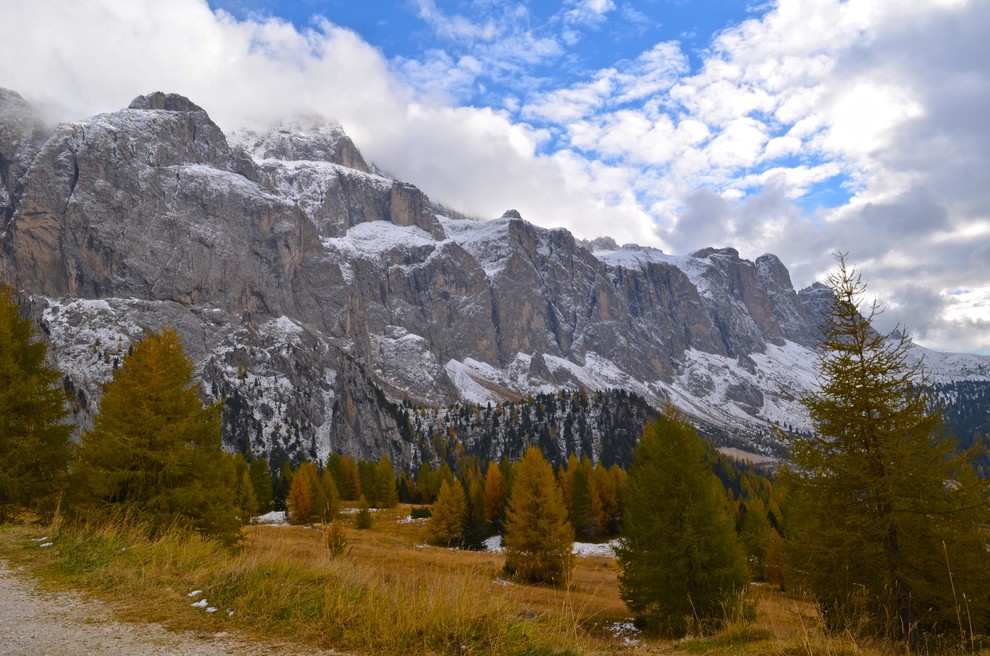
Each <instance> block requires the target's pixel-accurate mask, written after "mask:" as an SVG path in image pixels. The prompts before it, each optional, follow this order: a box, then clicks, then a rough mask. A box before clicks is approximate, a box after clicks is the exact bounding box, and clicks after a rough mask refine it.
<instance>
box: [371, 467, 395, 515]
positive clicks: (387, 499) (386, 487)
mask: <svg viewBox="0 0 990 656" xmlns="http://www.w3.org/2000/svg"><path fill="white" fill-rule="evenodd" d="M375 500H376V505H377V506H378V507H379V508H395V507H396V506H397V505H398V504H399V489H398V488H397V487H396V481H395V469H393V468H392V461H390V460H389V459H388V456H386V455H383V456H382V457H381V458H380V459H379V460H378V466H377V467H376V468H375Z"/></svg>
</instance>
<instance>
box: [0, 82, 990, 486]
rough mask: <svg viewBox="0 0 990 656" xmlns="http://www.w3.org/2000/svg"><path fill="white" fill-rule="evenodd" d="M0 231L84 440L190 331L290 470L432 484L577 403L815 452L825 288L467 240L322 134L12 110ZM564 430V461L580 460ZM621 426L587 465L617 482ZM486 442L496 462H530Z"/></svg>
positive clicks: (326, 127)
mask: <svg viewBox="0 0 990 656" xmlns="http://www.w3.org/2000/svg"><path fill="white" fill-rule="evenodd" d="M0 220H2V224H3V231H2V234H0V280H3V281H4V282H6V283H7V284H10V285H11V286H13V287H14V288H16V289H17V290H19V292H20V296H21V298H22V301H23V304H24V307H25V308H26V311H27V312H29V313H30V314H31V315H32V316H33V317H34V318H35V319H36V320H37V321H38V325H39V326H40V328H41V330H42V331H43V333H44V335H45V337H46V338H47V339H48V340H49V342H50V344H51V354H52V358H53V361H54V363H55V364H56V365H57V366H58V367H59V368H60V369H61V370H62V371H63V372H64V374H65V379H64V382H65V385H66V389H67V390H68V391H69V392H70V393H71V395H72V406H73V412H74V416H75V418H76V421H77V423H78V424H79V425H80V426H81V427H85V426H87V425H89V423H90V422H91V420H92V416H93V413H94V412H95V411H96V410H97V409H98V404H99V396H100V392H101V389H102V385H103V384H104V383H105V382H107V381H108V380H109V379H110V378H111V376H112V374H113V370H114V369H115V368H116V367H117V366H118V365H119V363H120V361H121V358H122V357H123V356H124V355H125V354H126V352H127V350H128V348H129V346H130V345H131V344H132V343H134V341H135V340H137V339H139V338H140V337H141V335H142V334H143V333H144V331H145V330H148V329H157V328H159V327H160V326H162V325H165V324H170V325H172V326H173V327H175V328H176V329H177V330H178V331H179V333H180V335H181V336H182V338H183V341H184V344H185V346H186V349H187V353H188V354H189V355H190V357H191V358H192V359H193V360H194V361H195V363H196V365H197V375H198V376H199V378H200V380H201V381H202V389H203V394H204V396H205V397H206V400H209V401H218V400H221V399H226V400H227V406H226V407H225V411H224V418H225V424H224V425H225V442H226V444H227V445H228V446H229V447H231V448H235V447H236V448H240V449H243V450H250V451H252V452H254V453H255V454H258V455H265V456H268V457H273V456H275V455H276V454H277V455H278V457H279V458H296V457H299V456H302V455H305V456H307V457H312V458H319V459H324V458H325V457H326V455H327V454H328V453H329V452H330V451H338V452H342V453H348V454H351V455H354V456H356V457H361V458H377V457H378V456H380V455H382V454H387V455H388V456H389V457H390V458H391V459H392V460H393V462H396V463H399V464H401V465H402V466H405V467H414V466H416V465H417V464H418V463H419V462H420V461H422V460H424V459H427V458H429V457H431V453H435V450H433V451H431V450H430V448H426V447H424V439H428V436H429V434H431V433H442V432H443V427H444V426H453V424H454V420H453V417H454V416H455V415H457V414H458V413H462V412H463V409H464V408H467V407H474V408H486V409H488V411H489V414H491V408H492V406H495V407H496V408H497V412H498V413H502V412H505V413H506V415H505V416H512V415H513V413H512V412H510V411H507V410H506V409H505V408H506V407H507V404H509V405H512V406H513V407H515V405H516V404H526V403H533V402H534V401H535V399H536V397H540V396H541V395H542V397H541V398H548V397H547V395H552V394H559V395H560V399H561V400H563V399H565V397H566V398H571V397H570V396H568V395H572V394H578V393H582V392H581V390H585V391H591V392H594V391H599V392H601V393H604V395H603V394H595V395H593V398H592V405H594V403H599V402H601V403H606V401H607V399H609V398H615V396H614V394H613V396H609V395H608V394H609V393H607V391H609V390H612V391H615V390H621V394H620V396H621V397H622V398H626V395H627V394H631V395H632V397H633V398H635V399H639V400H641V402H642V404H645V406H647V407H651V408H653V409H656V408H659V407H662V406H663V405H664V404H666V403H672V404H674V405H675V406H677V407H678V408H680V409H681V410H682V411H683V412H685V413H686V414H687V415H688V416H689V417H690V418H691V419H692V420H693V421H694V422H695V423H697V424H698V425H699V427H701V428H702V429H704V430H706V431H707V432H708V433H709V434H710V435H711V436H713V438H714V439H715V440H716V441H717V442H719V443H720V444H721V445H722V446H732V447H735V448H738V449H742V450H745V451H748V452H750V453H758V454H766V455H779V454H780V443H779V437H778V435H779V433H778V431H777V429H778V428H781V429H784V430H789V431H804V430H809V429H810V423H809V420H808V416H807V412H806V411H805V410H804V408H803V406H802V405H801V403H800V398H801V397H802V396H803V395H804V394H806V393H807V392H808V391H809V390H811V389H812V388H813V386H814V385H815V362H816V350H815V349H816V325H817V323H818V320H819V317H820V315H821V312H822V311H823V308H824V307H825V304H826V303H827V301H828V298H829V291H828V289H827V288H826V287H824V286H823V285H821V284H815V285H812V286H811V287H808V288H806V289H802V290H795V289H794V288H793V285H792V283H791V280H790V276H789V274H788V271H787V269H786V267H785V266H784V264H783V263H782V262H781V261H780V259H778V258H777V257H776V256H774V255H770V254H767V255H763V256H761V257H759V258H757V259H756V260H755V261H749V260H746V259H743V258H741V257H740V256H739V253H738V252H737V251H736V250H734V249H732V248H703V249H701V250H698V251H696V252H694V253H691V254H690V255H684V256H675V255H668V254H665V253H663V252H661V251H660V250H657V249H655V248H650V247H641V246H637V245H632V244H627V245H621V246H620V245H618V244H616V243H615V242H614V241H613V240H611V239H609V238H607V237H603V238H600V239H596V240H594V241H590V242H588V241H581V240H578V239H575V238H574V237H573V236H572V235H571V234H570V233H569V232H567V231H566V230H563V229H545V228H541V227H537V226H536V225H534V224H532V223H530V222H528V221H527V220H526V219H525V218H524V217H522V216H520V215H519V213H518V212H516V211H514V210H507V211H506V212H505V213H504V214H503V215H502V216H501V217H498V218H491V219H488V220H479V219H475V218H471V217H467V216H464V215H462V214H460V213H458V212H457V211H455V210H452V209H450V208H446V207H444V206H442V205H440V204H438V203H436V202H434V201H432V200H431V199H430V198H428V197H427V196H426V195H425V194H424V193H422V192H421V191H420V190H419V189H417V188H416V187H415V186H413V185H411V184H408V183H404V182H401V181H399V180H396V179H393V178H392V177H390V176H389V175H387V174H386V173H385V172H383V171H381V170H380V169H378V168H377V167H375V166H374V165H373V164H370V163H368V162H367V161H365V159H364V157H363V156H362V155H361V152H360V151H359V149H358V148H357V147H356V146H355V144H354V143H353V142H352V141H351V139H350V138H349V137H348V136H347V135H346V134H345V133H344V131H343V129H342V128H341V126H340V125H338V124H336V123H334V122H332V121H327V120H324V119H322V118H320V117H295V118H292V119H291V120H286V121H284V122H282V123H280V124H278V125H276V126H274V127H272V128H271V129H270V130H268V131H260V132H252V131H239V132H233V133H231V134H225V133H224V132H223V131H222V130H221V129H220V128H219V127H218V126H217V124H215V123H214V122H213V121H212V120H211V119H210V117H209V115H208V114H207V112H206V111H204V110H203V109H202V108H200V107H199V106H197V105H196V104H195V103H193V102H192V101H190V100H189V99H187V98H185V97H182V96H179V95H176V94H165V93H160V92H156V93H152V94H150V95H146V96H139V97H137V98H136V99H135V100H134V101H133V102H132V103H131V104H130V106H129V107H127V108H126V109H122V110H119V111H115V112H111V113H106V114H100V115H97V116H93V117H90V118H87V119H84V120H81V121H78V122H72V123H62V124H59V125H58V126H55V127H49V126H46V125H45V124H44V123H43V122H42V120H41V119H40V118H39V114H38V112H37V111H36V110H35V109H34V108H33V107H32V106H31V105H30V104H29V103H27V102H26V101H25V100H24V99H23V98H22V97H21V96H20V95H18V94H17V93H15V92H13V91H7V90H0ZM604 225H605V217H603V226H604ZM603 231H604V230H603ZM867 274H868V272H867ZM913 348H914V350H913V357H918V358H922V357H923V358H924V362H925V369H926V372H927V374H928V375H929V377H930V379H931V380H932V382H934V383H936V384H943V385H951V384H956V383H962V382H965V383H967V384H969V387H966V388H965V389H973V390H976V391H975V392H974V393H975V394H977V396H978V397H979V398H984V399H985V398H987V396H986V390H988V389H990V357H986V356H976V355H966V354H943V353H935V352H931V351H926V350H925V349H922V348H921V347H913ZM953 389H956V388H953ZM959 389H963V388H959ZM602 399H606V401H602ZM948 400H949V402H950V403H952V402H953V401H957V400H958V399H957V398H950V399H948ZM639 402H640V401H637V403H639ZM578 405H580V404H578ZM634 405H635V404H634ZM565 406H566V404H562V405H561V408H562V409H563V410H562V413H561V416H560V422H561V423H560V430H556V429H554V430H550V431H549V432H548V433H547V437H546V439H547V440H549V441H550V442H553V443H556V444H557V445H558V447H559V448H560V450H561V451H562V452H563V451H566V450H567V449H568V448H570V447H572V446H573V444H568V443H567V442H566V440H565V437H564V427H563V426H564V424H563V422H565V421H566V414H565V413H566V407H565ZM574 407H575V408H576V407H577V405H575V406H574ZM595 412H598V411H595ZM609 412H611V411H609ZM516 414H518V413H516ZM413 416H415V417H416V422H415V423H416V424H417V426H419V425H420V424H422V425H423V426H428V427H427V428H422V429H420V428H417V429H416V430H410V429H409V427H410V426H411V425H412V424H413V421H412V419H411V417H413ZM427 416H429V421H426V417H427ZM596 416H599V415H596ZM637 416H638V415H637ZM420 418H423V421H422V422H420ZM609 425H610V424H607V422H606V423H601V424H600V426H601V427H600V428H599V429H595V430H598V433H596V434H595V435H594V439H589V440H585V441H584V442H582V441H581V440H578V441H577V442H575V444H577V446H578V450H581V449H582V448H583V449H584V450H586V451H589V452H590V453H589V455H591V456H592V457H593V458H596V459H597V458H599V457H601V456H602V454H603V452H604V451H605V450H607V449H606V447H605V446H603V445H608V443H609V440H610V439H612V437H611V435H610V433H609V429H608V426H609ZM588 430H592V429H588ZM476 432H477V431H476ZM424 435H425V436H426V438H424ZM487 435H488V437H486V441H485V443H484V446H483V450H484V451H485V454H486V455H488V456H489V457H500V456H501V455H505V454H507V453H508V452H509V451H510V450H511V449H510V448H509V446H508V442H506V441H505V439H504V438H503V437H500V435H501V433H499V432H498V431H495V432H494V433H488V434H487ZM470 439H474V438H470ZM469 441H470V440H469ZM582 445H583V446H582ZM469 446H470V444H469ZM475 447H476V448H479V449H480V448H482V447H481V446H479V445H478V444H475ZM513 448H515V447H513Z"/></svg>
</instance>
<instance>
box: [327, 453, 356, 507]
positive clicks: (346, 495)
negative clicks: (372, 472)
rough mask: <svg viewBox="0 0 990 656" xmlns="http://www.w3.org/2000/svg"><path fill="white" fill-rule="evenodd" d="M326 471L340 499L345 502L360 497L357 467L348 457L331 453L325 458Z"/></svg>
mask: <svg viewBox="0 0 990 656" xmlns="http://www.w3.org/2000/svg"><path fill="white" fill-rule="evenodd" d="M327 469H328V470H330V474H331V475H332V476H333V482H334V484H336V486H337V492H339V493H340V498H341V499H344V500H346V501H357V500H358V498H359V497H360V496H361V482H360V477H359V476H358V473H357V465H356V464H355V462H354V459H353V458H351V457H350V456H342V455H340V454H339V453H331V454H330V457H329V458H327Z"/></svg>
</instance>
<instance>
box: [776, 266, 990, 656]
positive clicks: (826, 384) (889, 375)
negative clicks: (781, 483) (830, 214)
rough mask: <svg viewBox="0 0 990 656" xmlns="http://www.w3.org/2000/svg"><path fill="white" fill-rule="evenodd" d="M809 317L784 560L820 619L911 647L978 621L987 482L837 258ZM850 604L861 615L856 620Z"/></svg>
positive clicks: (988, 515)
mask: <svg viewBox="0 0 990 656" xmlns="http://www.w3.org/2000/svg"><path fill="white" fill-rule="evenodd" d="M829 286H830V287H831V290H832V295H833V302H832V306H831V308H830V312H829V313H828V314H827V316H826V317H825V319H824V323H823V325H822V326H821V335H822V340H821V347H822V349H821V356H820V359H819V363H818V371H819V380H820V383H819V389H818V391H817V392H815V393H814V394H812V395H811V396H809V397H808V398H807V399H806V400H805V403H806V405H807V407H808V410H809V411H810V414H811V418H812V421H813V422H814V428H815V430H814V432H813V433H811V434H808V435H797V434H792V435H790V436H789V439H790V450H791V453H790V456H791V461H792V463H793V466H792V467H791V468H790V469H789V470H788V471H787V472H786V476H785V482H786V483H787V484H788V487H789V489H790V491H791V498H790V501H791V503H792V505H793V506H794V512H793V513H792V514H793V517H792V518H791V519H790V520H789V531H790V533H791V536H790V537H792V538H793V539H792V540H791V541H790V553H791V557H792V558H791V560H792V563H793V571H794V573H795V575H796V576H798V577H799V579H800V580H801V581H802V582H803V583H804V585H805V586H806V587H807V588H808V589H809V590H810V591H811V592H812V593H814V594H815V595H816V597H817V599H818V601H819V603H820V605H821V609H822V612H823V615H824V617H825V619H826V621H827V623H828V625H829V626H831V627H834V628H837V629H845V628H856V629H859V630H866V631H869V632H872V633H875V634H880V635H885V636H887V637H890V638H894V639H899V640H903V641H905V642H907V643H908V644H909V645H910V646H911V647H918V646H920V645H921V644H922V642H923V640H924V639H925V635H926V634H929V633H934V632H941V633H947V634H948V635H954V636H959V635H963V634H969V632H970V630H971V629H972V631H974V632H975V633H979V634H986V633H988V632H990V567H987V542H988V539H987V538H988V527H990V487H988V483H987V481H981V480H979V479H978V478H977V476H976V474H975V472H974V469H973V466H972V464H971V458H972V456H973V455H974V454H973V453H958V452H956V450H955V444H954V441H953V440H952V439H950V438H948V437H947V436H945V435H944V434H943V431H942V428H941V416H940V414H939V413H938V412H937V411H933V410H932V408H933V405H934V404H933V403H932V401H931V398H930V396H929V392H928V388H927V386H926V384H925V380H924V377H923V372H922V371H921V370H920V369H919V365H917V364H914V363H913V361H912V359H911V353H910V352H909V348H910V341H909V339H908V338H907V337H906V336H904V335H903V333H900V332H895V333H891V334H888V335H884V334H880V333H878V332H877V331H876V330H875V329H874V327H873V319H874V318H875V316H876V313H877V312H878V308H877V306H876V304H875V303H874V304H873V305H872V306H865V313H864V312H861V308H862V306H861V299H862V296H863V294H864V292H865V285H864V284H863V283H862V279H861V277H860V276H859V275H858V274H857V273H856V272H855V270H851V269H849V268H847V267H846V264H845V260H844V258H843V257H840V258H839V266H838V270H837V272H836V273H835V274H834V275H832V276H831V277H830V279H829ZM864 618H866V619H867V620H868V621H866V622H864Z"/></svg>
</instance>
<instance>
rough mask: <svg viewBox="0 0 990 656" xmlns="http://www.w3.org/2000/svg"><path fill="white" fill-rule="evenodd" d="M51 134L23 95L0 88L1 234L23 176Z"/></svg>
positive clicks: (14, 203)
mask: <svg viewBox="0 0 990 656" xmlns="http://www.w3.org/2000/svg"><path fill="white" fill-rule="evenodd" d="M49 133H50V130H47V129H45V127H44V125H43V124H42V122H41V120H40V118H39V117H38V115H37V114H36V112H35V109H34V107H33V106H32V105H31V104H30V103H29V102H28V101H26V100H25V99H24V98H23V97H22V96H21V94H19V93H17V92H16V91H11V90H9V89H3V88H0V230H3V229H4V228H5V227H6V225H7V223H8V222H9V221H10V219H11V217H12V216H13V215H14V208H15V207H16V206H17V204H18V202H19V201H20V196H21V194H22V192H23V185H22V180H23V178H24V174H25V173H27V170H28V167H30V166H31V162H33V161H34V158H35V157H36V156H37V154H38V152H39V151H40V150H41V147H42V145H43V144H44V142H45V139H47V138H48V135H49Z"/></svg>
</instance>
